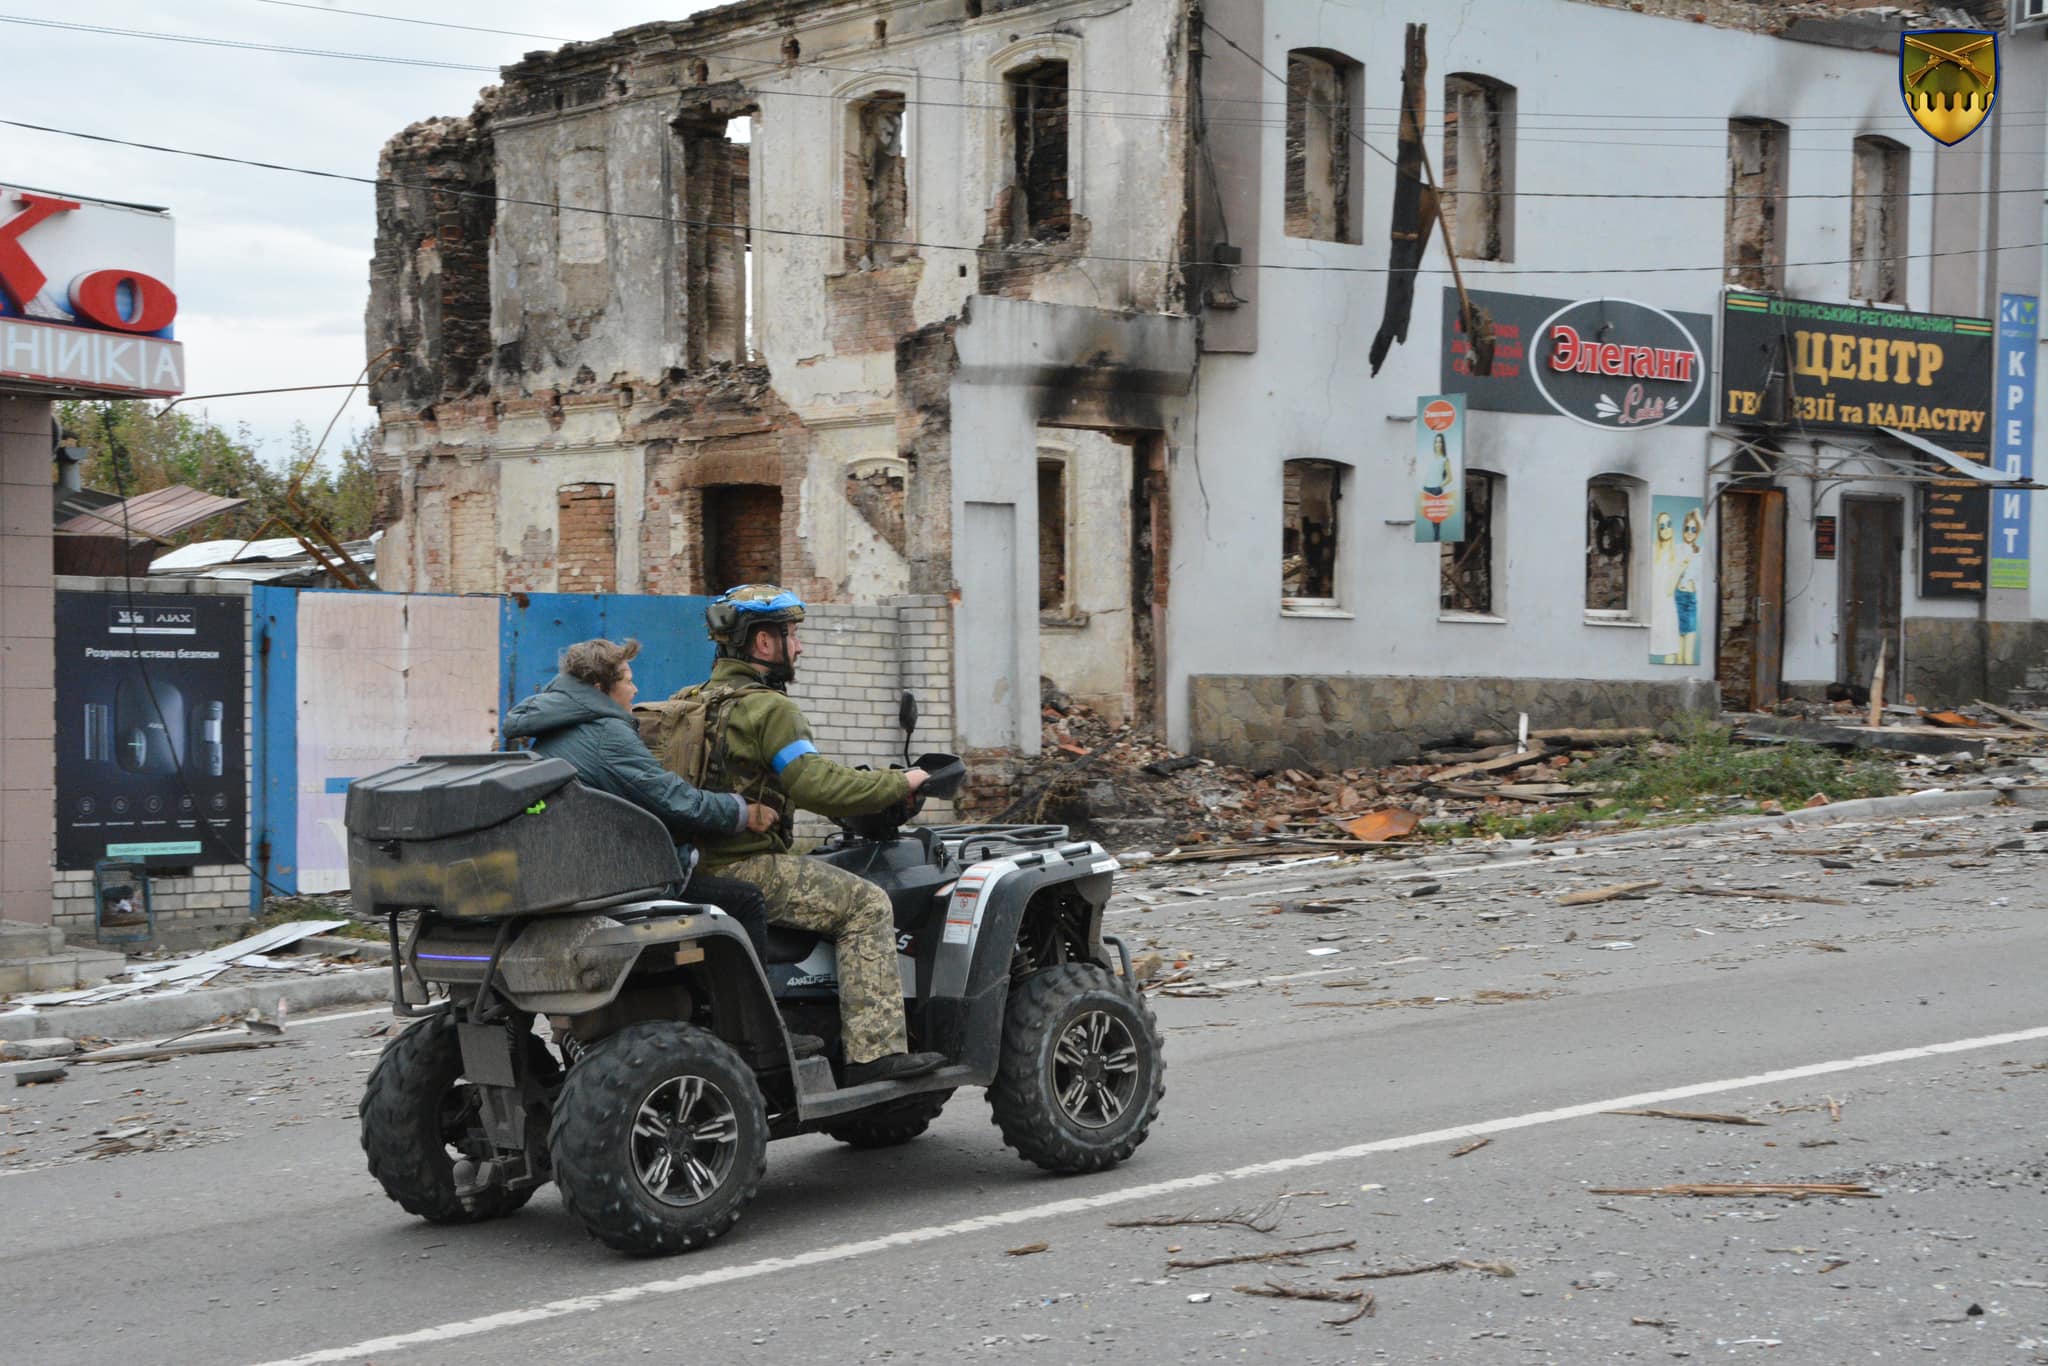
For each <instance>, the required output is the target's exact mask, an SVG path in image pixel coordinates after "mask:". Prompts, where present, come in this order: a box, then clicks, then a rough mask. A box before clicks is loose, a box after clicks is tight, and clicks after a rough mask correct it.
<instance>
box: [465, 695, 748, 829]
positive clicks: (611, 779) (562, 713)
mask: <svg viewBox="0 0 2048 1366" xmlns="http://www.w3.org/2000/svg"><path fill="white" fill-rule="evenodd" d="M527 737H531V738H532V740H533V748H534V750H535V751H536V752H537V753H540V754H545V755H547V756H548V757H549V758H551V759H567V760H568V761H569V762H570V763H572V764H574V765H575V766H576V776H577V777H579V778H581V779H582V780H583V785H584V786H585V787H594V788H597V789H598V790H599V791H601V792H609V793H611V794H612V795H613V796H615V797H624V798H625V799H626V800H627V801H629V802H632V803H633V804H634V805H636V806H644V807H646V808H647V809H648V810H649V811H652V812H653V813H654V814H655V815H657V816H659V817H661V819H662V820H663V822H664V823H666V824H667V826H668V828H669V830H670V832H671V833H673V834H675V835H676V836H678V837H682V836H687V835H707V834H719V835H724V834H731V833H734V832H737V831H741V830H744V829H746V828H747V804H746V801H745V799H743V798H741V797H739V796H737V795H736V794H734V793H731V792H702V791H699V790H698V789H697V788H694V787H692V786H690V784H689V783H687V782H685V781H683V780H682V779H681V778H678V777H677V776H676V775H675V774H673V773H671V772H669V771H668V770H667V769H665V768H663V767H662V766H661V765H660V764H659V763H657V762H655V758H654V755H653V754H652V753H651V752H650V751H649V750H648V748H647V746H646V744H645V743H643V742H642V741H641V739H640V730H639V727H637V726H635V725H634V724H633V714H632V713H631V712H629V711H627V710H626V709H625V708H624V707H622V706H620V705H619V704H618V703H616V702H614V701H612V699H611V698H609V697H606V696H605V695H604V694H603V693H601V692H599V691H598V690H597V689H596V688H593V687H592V686H590V684H588V683H585V682H584V681H583V680H581V679H579V678H571V677H570V676H569V675H567V674H556V675H555V680H554V682H552V683H550V684H548V685H547V686H546V687H545V688H542V689H541V690H540V691H539V692H537V693H535V694H534V695H533V696H531V697H529V698H527V699H526V700H525V701H524V702H521V703H520V704H519V705H518V706H516V707H514V708H512V710H511V712H510V713H508V714H507V715H506V717H505V738H506V739H508V740H518V739H522V738H527Z"/></svg>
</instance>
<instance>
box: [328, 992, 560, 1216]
mask: <svg viewBox="0 0 2048 1366" xmlns="http://www.w3.org/2000/svg"><path fill="white" fill-rule="evenodd" d="M481 1106H482V1101H481V1098H480V1097H479V1096H478V1094H477V1089H476V1087H474V1086H472V1085H471V1084H469V1083H468V1082H466V1081H464V1080H463V1079H462V1045H461V1044H460V1042H458V1040H457V1038H456V1034H455V1019H454V1017H453V1016H451V1015H448V1014H445V1013H444V1014H441V1015H436V1016H434V1017H433V1018H432V1019H430V1020H426V1021H423V1022H422V1023H420V1024H417V1025H414V1026H413V1027H412V1028H411V1029H408V1030H406V1031H405V1032H404V1033H403V1034H400V1035H399V1036H398V1037H397V1038H396V1039H394V1040H392V1042H391V1046H390V1047H389V1048H387V1049H385V1050H384V1055H383V1056H382V1057H380V1058H378V1059H377V1065H376V1067H375V1068H373V1069H371V1072H370V1080H369V1083H368V1084H367V1085H366V1086H365V1087H364V1088H363V1099H362V1102H361V1103H360V1104H359V1105H357V1107H356V1115H357V1117H358V1118H359V1119H360V1120H361V1121H362V1139H363V1152H364V1153H365V1154H366V1155H367V1156H368V1157H369V1159H370V1175H372V1176H374V1177H376V1178H377V1181H378V1184H380V1185H382V1186H383V1187H384V1193H385V1194H386V1195H388V1196H390V1197H391V1198H392V1199H393V1200H396V1201H397V1202H398V1204H399V1206H400V1207H401V1208H403V1209H404V1210H405V1212H406V1213H408V1214H417V1215H419V1216H420V1217H421V1218H422V1219H426V1220H428V1221H430V1222H432V1223H436V1224H475V1223H481V1222H482V1221H484V1220H486V1219H497V1218H501V1217H502V1216H504V1215H507V1214H510V1213H512V1211H514V1210H516V1209H518V1208H519V1207H520V1206H521V1205H523V1204H525V1203H526V1202H527V1201H528V1200H530V1199H532V1198H533V1192H534V1190H535V1189H536V1187H535V1186H534V1185H527V1186H523V1187H520V1188H517V1189H508V1188H506V1187H504V1186H500V1185H489V1186H483V1187H476V1188H464V1187H462V1186H459V1185H458V1184H457V1182H456V1179H455V1164H456V1162H457V1161H458V1160H463V1159H466V1160H467V1161H469V1162H470V1163H472V1164H477V1165H481V1164H482V1163H483V1162H484V1161H485V1160H486V1159H488V1158H489V1157H490V1156H491V1153H492V1148H491V1140H490V1137H489V1135H487V1134H486V1133H485V1132H484V1127H483V1120H482V1117H481V1113H480V1111H481Z"/></svg>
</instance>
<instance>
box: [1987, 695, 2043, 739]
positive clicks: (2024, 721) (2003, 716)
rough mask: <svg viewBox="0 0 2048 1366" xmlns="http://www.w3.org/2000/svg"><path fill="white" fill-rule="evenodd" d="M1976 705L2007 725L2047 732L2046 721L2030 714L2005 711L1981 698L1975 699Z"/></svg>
mask: <svg viewBox="0 0 2048 1366" xmlns="http://www.w3.org/2000/svg"><path fill="white" fill-rule="evenodd" d="M1976 705H1978V706H1980V707H1982V708H1983V709H1984V710H1986V711H1988V712H1990V713H1991V714H1992V715H1993V716H1995V717H1997V718H1998V719H1999V720H2001V721H2003V722H2005V723H2006V724H2007V725H2008V726H2017V727H2019V728H2020V729H2021V730H2033V731H2040V732H2042V733H2044V734H2048V723H2044V722H2041V721H2036V720H2035V719H2034V718H2033V717H2031V716H2022V715H2020V713H2018V712H2016V711H2007V710H2006V709H2005V708H2004V707H2000V706H1996V705H1994V704H1993V703H1990V702H1986V701H1984V700H1983V699H1982V698H1979V699H1977V703H1976Z"/></svg>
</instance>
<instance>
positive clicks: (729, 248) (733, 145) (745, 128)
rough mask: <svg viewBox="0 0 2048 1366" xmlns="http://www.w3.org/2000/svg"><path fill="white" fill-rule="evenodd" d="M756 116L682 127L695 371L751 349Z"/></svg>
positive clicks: (689, 336) (688, 308) (689, 334)
mask: <svg viewBox="0 0 2048 1366" xmlns="http://www.w3.org/2000/svg"><path fill="white" fill-rule="evenodd" d="M753 117H754V116H753V115H752V114H751V113H750V114H742V115H740V116H738V117H735V118H732V119H729V120H728V119H719V120H718V121H716V122H703V123H697V122H681V123H678V124H677V133H678V147H677V152H678V175H677V183H676V198H677V201H678V203H677V208H678V210H679V212H678V215H677V216H678V217H679V218H681V219H683V220H684V223H683V226H682V227H681V228H680V229H679V230H678V231H679V234H680V237H681V242H680V246H679V251H680V254H681V256H682V273H683V310H684V318H683V321H684V335H685V337H686V345H687V356H688V361H689V364H690V366H691V367H693V368H694V367H697V366H703V365H716V364H719V363H722V362H725V363H730V362H740V361H745V360H747V359H748V358H749V357H750V356H751V355H752V354H753V350H754V347H753V332H754V317H755V310H756V306H757V302H758V300H757V297H756V296H757V290H756V288H755V280H754V271H753V264H754V262H753V244H752V242H751V240H750V237H751V234H750V232H749V231H748V227H747V224H748V222H749V217H750V208H749V205H750V202H751V200H752V195H751V193H750V189H749V183H748V182H749V176H750V172H751V164H752V158H751V153H752V150H753V148H752V143H753V141H754V140H755V134H756V132H757V131H758V130H756V129H755V128H754V126H753Z"/></svg>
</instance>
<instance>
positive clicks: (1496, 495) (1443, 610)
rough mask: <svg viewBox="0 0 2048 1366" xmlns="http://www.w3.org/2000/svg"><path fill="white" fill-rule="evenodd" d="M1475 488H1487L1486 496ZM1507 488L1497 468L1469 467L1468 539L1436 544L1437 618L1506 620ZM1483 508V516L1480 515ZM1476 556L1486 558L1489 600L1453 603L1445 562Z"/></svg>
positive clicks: (1489, 622)
mask: <svg viewBox="0 0 2048 1366" xmlns="http://www.w3.org/2000/svg"><path fill="white" fill-rule="evenodd" d="M1475 487H1484V488H1485V490H1486V496H1485V497H1484V498H1483V499H1481V498H1475V497H1474V496H1473V493H1472V490H1473V489H1474V488H1475ZM1507 487H1508V477H1507V476H1506V475H1505V474H1502V473H1501V472H1499V471H1498V470H1484V469H1472V468H1467V469H1466V471H1465V482H1464V486H1463V493H1464V498H1465V539H1463V540H1462V541H1444V542H1442V543H1440V544H1439V545H1438V547H1437V598H1436V619H1437V620H1438V621H1462V622H1481V623H1484V624H1487V625H1495V626H1499V625H1505V624H1506V623H1507V604H1506V597H1507V584H1506V583H1505V582H1504V577H1505V576H1504V571H1505V570H1506V568H1507V558H1506V556H1505V555H1503V554H1502V552H1501V548H1502V546H1504V545H1505V544H1506V543H1507V537H1506V534H1505V532H1506V528H1507ZM1482 509H1483V511H1484V515H1483V516H1482V515H1480V513H1481V510H1482ZM1475 556H1484V557H1485V561H1486V603H1485V605H1484V606H1483V607H1462V606H1454V605H1452V604H1451V603H1450V602H1449V601H1448V595H1447V594H1446V593H1445V591H1444V584H1445V580H1446V565H1447V564H1452V565H1454V564H1457V563H1459V562H1461V561H1463V560H1466V559H1470V558H1472V557H1475Z"/></svg>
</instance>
